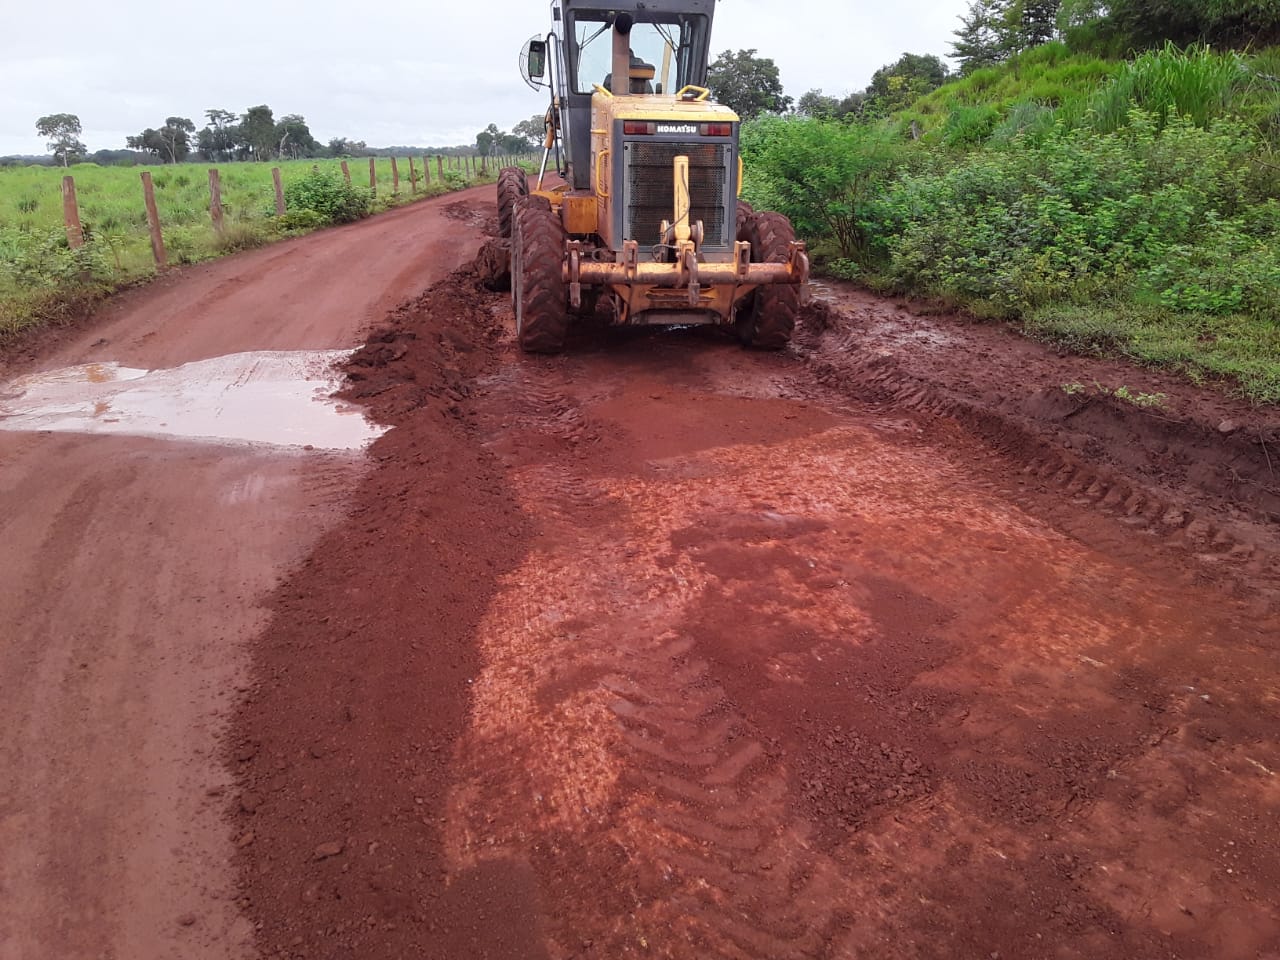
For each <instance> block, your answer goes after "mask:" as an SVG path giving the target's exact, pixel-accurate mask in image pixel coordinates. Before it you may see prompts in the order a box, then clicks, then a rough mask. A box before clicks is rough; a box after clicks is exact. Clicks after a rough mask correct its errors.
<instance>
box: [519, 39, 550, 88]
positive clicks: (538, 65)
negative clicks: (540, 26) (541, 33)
mask: <svg viewBox="0 0 1280 960" xmlns="http://www.w3.org/2000/svg"><path fill="white" fill-rule="evenodd" d="M546 75H547V41H545V40H543V39H542V38H541V37H533V38H532V39H530V40H527V41H525V45H524V49H523V50H521V51H520V76H521V77H523V78H524V82H525V83H527V84H528V85H529V86H531V87H532V88H533V89H534V90H537V89H538V88H539V87H542V86H545V85H546V84H545V83H544V82H543V80H542V78H543V77H545V76H546Z"/></svg>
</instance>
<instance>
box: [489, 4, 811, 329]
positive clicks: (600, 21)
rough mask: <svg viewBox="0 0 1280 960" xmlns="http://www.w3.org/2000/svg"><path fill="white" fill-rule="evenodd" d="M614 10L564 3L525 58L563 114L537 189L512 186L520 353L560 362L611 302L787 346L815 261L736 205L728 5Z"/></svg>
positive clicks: (504, 198) (552, 118)
mask: <svg viewBox="0 0 1280 960" xmlns="http://www.w3.org/2000/svg"><path fill="white" fill-rule="evenodd" d="M607 3H608V5H607V6H602V5H601V2H600V0H594V2H592V0H553V2H552V4H551V17H552V21H553V28H552V30H551V32H550V33H548V34H546V35H545V36H543V37H535V38H534V39H532V40H530V41H528V42H527V43H526V44H525V47H524V49H523V51H522V52H521V56H520V64H521V73H522V75H523V77H524V79H525V82H526V83H528V84H529V85H530V86H532V87H534V88H535V89H541V88H546V89H548V90H549V91H550V94H551V106H550V109H549V110H548V111H547V121H546V127H547V136H546V141H545V143H544V144H543V155H542V166H541V169H540V171H539V173H538V176H537V179H536V181H535V182H533V183H531V182H530V178H529V177H528V176H527V175H526V174H525V172H524V171H523V170H521V169H519V168H517V167H507V168H505V169H503V170H502V171H501V173H500V174H499V177H498V221H499V225H500V228H501V231H502V234H503V236H504V237H509V238H510V241H511V289H512V299H513V301H514V305H515V316H516V335H517V338H518V339H519V342H520V346H521V347H522V348H524V349H525V350H529V351H536V352H555V351H557V350H560V349H561V348H562V347H563V345H564V340H565V335H566V333H567V331H568V328H569V323H570V318H571V317H572V316H574V315H582V314H585V313H588V312H590V311H593V310H594V309H595V308H596V307H597V305H598V301H599V300H600V299H601V298H606V302H607V303H608V304H609V305H610V306H611V308H612V318H613V321H614V322H615V323H619V324H723V325H731V326H732V327H733V328H734V330H735V332H736V333H737V335H738V336H739V338H740V339H741V340H742V342H743V343H745V344H747V345H749V346H753V347H759V348H763V349H778V348H780V347H783V346H785V345H786V343H787V342H788V340H790V338H791V332H792V329H793V327H794V326H795V318H796V312H797V310H798V309H799V305H800V290H801V286H802V285H803V284H804V283H805V282H806V281H807V280H808V273H809V260H808V256H807V255H806V253H805V247H804V244H803V243H800V242H797V241H796V239H795V233H794V231H793V230H792V228H791V223H790V221H788V220H787V218H786V217H784V216H782V215H781V214H778V213H768V212H763V211H753V210H752V209H751V208H750V207H749V206H747V205H746V204H745V203H743V202H741V201H740V200H739V199H738V196H739V194H740V193H741V191H742V172H743V171H742V160H741V157H740V155H739V153H738V128H739V118H738V115H737V114H736V113H734V112H733V111H732V110H730V109H729V108H728V107H725V106H722V105H720V104H717V103H714V102H712V101H711V99H710V92H709V91H708V89H707V87H706V82H707V55H708V51H709V49H710V42H711V21H712V17H713V15H714V12H715V0H607ZM553 155H554V156H555V160H556V171H557V173H558V174H559V176H558V177H557V178H554V179H555V182H554V184H553V183H552V182H551V178H549V177H548V164H549V160H550V158H551V157H552V156H553Z"/></svg>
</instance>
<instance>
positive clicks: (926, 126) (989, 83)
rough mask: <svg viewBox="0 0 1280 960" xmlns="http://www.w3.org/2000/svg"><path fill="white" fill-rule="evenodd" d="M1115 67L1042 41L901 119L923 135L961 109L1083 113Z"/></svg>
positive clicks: (947, 88)
mask: <svg viewBox="0 0 1280 960" xmlns="http://www.w3.org/2000/svg"><path fill="white" fill-rule="evenodd" d="M1120 66H1121V65H1120V64H1119V63H1115V62H1112V61H1107V60H1098V59H1095V58H1092V57H1081V56H1075V55H1072V54H1071V52H1070V51H1069V50H1068V49H1067V47H1066V45H1065V44H1061V43H1046V44H1044V45H1043V46H1039V47H1035V48H1033V49H1031V50H1028V51H1027V52H1026V53H1024V54H1022V55H1021V56H1019V57H1015V58H1014V59H1013V60H1011V61H1010V62H1009V63H1008V64H1005V65H1002V66H999V67H988V68H986V69H984V70H975V71H974V72H973V73H971V74H969V75H968V76H965V77H961V78H960V79H958V80H953V81H951V82H950V83H945V84H943V85H942V86H941V87H939V88H938V89H936V90H934V91H932V92H931V93H929V94H927V95H926V96H924V97H921V98H920V99H919V100H917V101H916V102H915V103H914V104H912V105H911V107H910V108H908V109H907V110H906V111H905V112H904V113H903V114H902V115H901V117H900V119H901V120H902V121H903V122H905V123H906V124H910V122H911V120H913V119H914V120H916V122H917V123H918V124H919V125H920V127H921V129H923V130H924V131H925V132H926V134H928V133H930V132H933V131H940V130H942V129H943V128H944V127H946V126H947V124H948V122H949V121H950V118H951V117H952V115H953V114H956V113H958V112H961V111H964V110H966V109H973V108H983V109H993V110H995V111H996V112H997V113H998V114H999V115H1000V117H1001V118H1004V117H1007V116H1008V114H1009V113H1010V111H1012V110H1013V109H1014V108H1015V107H1016V106H1017V105H1019V104H1026V103H1030V104H1037V105H1040V106H1044V107H1048V108H1051V109H1055V110H1056V109H1059V108H1064V107H1065V108H1068V109H1074V110H1075V111H1076V112H1079V113H1083V107H1084V104H1085V103H1087V101H1088V98H1089V97H1090V96H1091V95H1092V94H1093V93H1094V92H1095V91H1096V90H1097V89H1098V87H1099V86H1100V85H1101V84H1102V83H1104V82H1105V81H1106V80H1107V79H1109V78H1110V77H1112V76H1114V75H1115V74H1116V72H1117V71H1118V70H1119V69H1120Z"/></svg>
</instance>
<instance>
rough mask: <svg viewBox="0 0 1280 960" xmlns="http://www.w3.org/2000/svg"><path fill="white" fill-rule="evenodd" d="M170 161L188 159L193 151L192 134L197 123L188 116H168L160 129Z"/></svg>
mask: <svg viewBox="0 0 1280 960" xmlns="http://www.w3.org/2000/svg"><path fill="white" fill-rule="evenodd" d="M158 132H159V134H160V139H161V141H162V142H163V143H164V151H165V155H166V156H168V158H169V162H170V163H178V162H179V161H181V160H185V159H187V156H188V155H189V154H190V153H191V134H193V133H195V132H196V125H195V124H194V123H193V122H192V121H190V120H189V119H187V118H186V117H168V118H167V119H166V120H165V122H164V126H163V127H161V128H160V130H159V131H158Z"/></svg>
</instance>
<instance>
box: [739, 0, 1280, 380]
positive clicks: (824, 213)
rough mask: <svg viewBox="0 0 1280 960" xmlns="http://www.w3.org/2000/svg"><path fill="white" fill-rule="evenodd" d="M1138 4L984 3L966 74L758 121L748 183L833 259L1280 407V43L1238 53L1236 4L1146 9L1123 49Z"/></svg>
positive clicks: (927, 66)
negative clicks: (1208, 24) (1218, 30)
mask: <svg viewBox="0 0 1280 960" xmlns="http://www.w3.org/2000/svg"><path fill="white" fill-rule="evenodd" d="M1029 2H1030V0H1028V3H1029ZM1154 2H1155V0H1151V3H1148V6H1150V5H1152V4H1154ZM1136 5H1137V4H1128V3H1124V4H1112V10H1111V12H1110V13H1107V14H1097V11H1096V10H1095V14H1096V15H1095V16H1094V17H1093V18H1092V19H1090V18H1089V17H1088V16H1087V15H1085V14H1082V13H1081V12H1080V10H1079V9H1078V8H1077V9H1073V10H1071V11H1068V12H1069V13H1070V14H1071V16H1074V17H1075V18H1076V19H1075V21H1072V20H1071V19H1070V17H1067V18H1066V19H1064V18H1063V17H1062V14H1063V10H1062V8H1061V7H1058V5H1057V4H1049V5H1048V6H1049V7H1051V8H1056V9H1050V10H1049V11H1047V12H1042V13H1043V15H1044V16H1049V15H1050V14H1052V15H1053V19H1051V23H1050V24H1048V25H1045V24H1041V26H1040V28H1038V33H1036V36H1035V37H1033V38H1030V39H1035V40H1036V42H1034V43H1032V42H1030V39H1029V36H1028V33H1027V31H1028V29H1030V28H1028V27H1027V23H1028V20H1027V16H1026V11H1027V5H1025V4H1024V5H1022V9H1021V12H1020V13H1018V15H1017V16H1009V15H1008V11H1009V9H1010V8H1011V7H1013V6H1014V5H1013V4H1003V5H1001V4H995V3H991V2H987V3H985V5H984V3H982V2H979V3H975V4H974V5H973V6H972V7H971V8H970V14H969V17H968V18H966V19H965V21H964V29H962V31H959V32H958V36H959V38H960V39H959V41H958V42H957V44H956V47H957V53H958V54H959V53H961V51H962V48H963V49H965V50H968V51H969V52H970V53H971V54H972V59H971V60H968V61H966V60H964V59H963V58H962V63H963V64H964V68H963V69H962V71H961V72H960V73H959V74H958V75H949V74H948V72H947V70H946V68H945V67H944V66H943V65H942V64H941V62H940V61H938V60H937V58H933V57H919V56H915V55H906V56H904V58H903V59H902V60H900V61H899V62H898V63H897V64H892V65H889V66H888V67H885V68H884V69H883V70H882V71H880V72H879V73H877V76H876V79H875V80H874V81H873V84H872V87H871V88H868V90H867V91H865V92H863V93H859V94H854V95H851V96H849V97H845V98H842V99H839V98H834V97H825V96H824V95H822V92H821V91H810V93H808V94H806V95H805V96H804V97H802V98H801V99H800V101H799V104H800V107H801V111H800V112H798V113H796V114H791V115H786V116H781V115H765V116H761V117H759V118H757V119H756V120H754V121H753V122H752V123H750V124H748V125H747V126H746V128H745V129H744V131H743V153H744V157H745V160H746V163H747V169H748V171H749V174H748V181H747V199H749V200H751V201H753V202H754V203H756V204H758V205H763V206H766V207H771V208H773V209H777V210H780V211H781V212H783V213H786V214H787V215H788V216H790V217H791V218H792V219H793V220H794V221H795V223H796V226H797V229H798V231H799V232H800V233H801V234H802V235H804V236H807V237H809V238H810V239H811V240H812V241H813V246H814V249H815V259H816V260H817V262H818V263H819V265H820V268H821V269H823V270H825V271H826V272H827V273H829V274H831V275H834V276H838V277H844V278H849V279H857V280H859V281H861V282H863V283H865V284H867V285H869V286H871V287H872V288H874V289H877V290H882V291H892V292H898V293H907V294H913V295H922V296H927V297H931V298H935V299H938V300H941V301H943V302H946V303H949V304H953V305H955V306H959V307H962V308H965V309H967V310H968V311H970V312H971V313H973V314H974V315H976V316H979V317H990V318H1001V319H1007V320H1011V321H1014V322H1017V323H1019V324H1020V325H1021V326H1022V327H1023V329H1024V330H1025V331H1026V332H1027V333H1028V334H1030V335H1031V336H1034V337H1037V338H1041V339H1044V340H1046V341H1048V342H1052V343H1054V344H1059V345H1062V346H1064V347H1066V348H1069V349H1072V350H1076V351H1081V352H1087V353H1092V354H1099V355H1108V356H1120V357H1127V358H1129V359H1132V360H1134V361H1136V362H1139V363H1144V364H1155V365H1161V366H1168V367H1173V368H1176V369H1179V370H1181V371H1183V372H1184V373H1185V374H1186V375H1188V376H1189V377H1191V378H1192V379H1193V380H1196V381H1211V380H1219V381H1223V382H1225V383H1226V384H1228V385H1229V387H1230V388H1231V389H1235V390H1238V391H1239V392H1241V393H1243V394H1244V395H1246V396H1248V397H1250V398H1252V399H1253V400H1255V401H1265V402H1280V153H1278V151H1277V147H1278V146H1280V48H1276V47H1269V48H1261V49H1259V48H1257V47H1251V48H1249V49H1244V50H1232V49H1230V48H1229V46H1228V42H1229V41H1231V40H1234V39H1236V38H1237V36H1238V33H1239V25H1238V23H1236V22H1235V21H1232V23H1233V24H1234V25H1233V26H1232V27H1231V31H1234V32H1231V34H1230V36H1224V37H1220V38H1218V39H1219V40H1220V44H1221V45H1220V46H1219V47H1210V46H1208V45H1207V44H1204V43H1190V44H1188V45H1186V46H1180V45H1175V43H1173V42H1172V41H1170V40H1168V39H1161V37H1160V36H1159V32H1158V31H1156V32H1154V33H1153V32H1152V25H1151V22H1150V21H1149V19H1141V18H1139V19H1138V21H1136V22H1139V24H1140V26H1141V29H1142V31H1143V37H1144V38H1145V39H1146V41H1147V42H1149V43H1150V44H1151V48H1150V49H1145V50H1140V52H1138V51H1136V50H1135V51H1134V52H1132V53H1131V54H1130V55H1129V56H1128V57H1126V58H1117V57H1114V56H1112V55H1111V54H1112V52H1113V51H1114V50H1115V49H1116V48H1118V47H1119V48H1125V47H1126V45H1127V46H1128V48H1130V49H1132V48H1133V47H1134V46H1136V45H1137V37H1135V36H1127V35H1126V36H1121V35H1118V34H1117V32H1116V31H1117V30H1120V27H1117V26H1116V23H1117V21H1116V20H1115V19H1114V18H1115V16H1116V11H1117V10H1118V11H1120V12H1121V13H1124V15H1125V17H1128V18H1129V19H1128V20H1125V21H1124V22H1126V23H1133V22H1135V21H1134V20H1133V19H1132V16H1131V13H1132V11H1131V10H1130V9H1129V8H1130V6H1136ZM1183 6H1184V7H1189V6H1195V4H1194V3H1189V4H1184V5H1183ZM1179 9H1182V8H1179ZM1086 14H1087V11H1086ZM1002 17H1003V19H1001V18H1002ZM984 18H985V19H984ZM975 19H976V20H978V21H980V22H981V23H985V24H987V27H986V28H985V32H982V31H981V30H980V31H977V32H976V33H975V32H973V31H969V34H968V36H969V38H970V40H972V38H973V37H975V36H976V37H977V38H978V40H981V41H982V43H977V45H976V46H974V45H973V44H970V45H969V46H964V45H965V44H966V43H968V42H969V41H968V40H966V31H968V28H969V27H970V26H971V24H972V22H973V21H974V20H975ZM1276 21H1277V22H1276V23H1275V24H1272V27H1271V29H1275V27H1276V26H1277V25H1280V14H1278V15H1277V18H1276ZM992 23H995V24H996V27H991V24H992ZM1001 24H1003V25H1004V27H1005V28H1006V32H1011V33H1013V34H1014V35H1015V37H1014V40H1013V41H1010V40H1009V39H1008V38H1007V37H1006V38H1005V39H1004V40H1001V39H1000V30H999V29H997V27H999V26H1000V25H1001ZM1032 26H1033V27H1034V24H1033V25H1032ZM1015 28H1016V29H1015ZM1182 29H1183V28H1179V30H1182ZM1032 32H1035V31H1034V30H1033V31H1032ZM1171 32H1172V28H1171ZM1256 33H1257V31H1256V30H1255V35H1256ZM1200 35H1203V31H1202V33H1201V34H1200ZM1059 36H1065V37H1066V40H1061V39H1051V38H1052V37H1059ZM1177 36H1178V38H1179V39H1180V40H1182V39H1185V36H1184V34H1183V33H1181V32H1180V33H1178V34H1177ZM984 38H985V39H984ZM984 44H985V45H984ZM1019 44H1021V46H1019ZM930 61H932V63H931V62H930ZM937 68H941V74H942V75H941V76H939V71H938V69H937Z"/></svg>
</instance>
